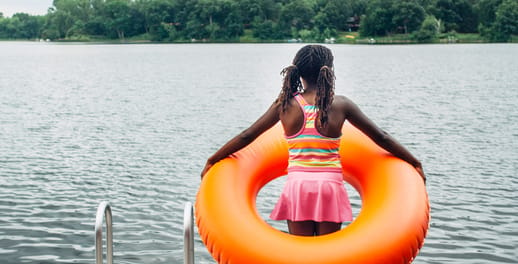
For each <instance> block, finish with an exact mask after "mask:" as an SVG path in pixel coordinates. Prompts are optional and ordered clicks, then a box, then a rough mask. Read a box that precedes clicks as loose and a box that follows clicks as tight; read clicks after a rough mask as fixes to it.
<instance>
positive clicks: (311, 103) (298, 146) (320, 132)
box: [201, 45, 425, 236]
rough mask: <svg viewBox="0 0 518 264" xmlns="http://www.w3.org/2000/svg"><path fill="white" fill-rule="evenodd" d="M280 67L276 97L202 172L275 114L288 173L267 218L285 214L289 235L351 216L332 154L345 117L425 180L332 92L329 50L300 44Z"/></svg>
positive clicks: (323, 228) (335, 225)
mask: <svg viewBox="0 0 518 264" xmlns="http://www.w3.org/2000/svg"><path fill="white" fill-rule="evenodd" d="M281 73H282V74H283V75H284V83H283V86H282V90H281V93H280V95H279V97H278V98H277V100H276V101H275V102H273V104H272V105H271V106H270V108H269V109H268V110H267V111H266V113H264V114H263V115H262V116H261V117H260V118H259V119H258V120H257V121H256V122H255V123H253V124H252V125H251V126H250V127H249V128H247V129H245V130H244V131H243V132H241V133H240V134H239V135H237V136H236V137H234V138H233V139H231V140H230V141H229V142H228V143H226V144H225V145H224V146H223V147H221V148H220V149H219V150H218V151H217V152H216V153H214V155H212V156H211V157H210V158H209V159H208V160H207V163H206V165H205V168H204V169H203V171H202V174H201V176H202V178H203V175H205V173H206V172H207V171H208V170H209V169H210V168H211V167H212V166H213V165H214V164H215V163H216V162H218V161H220V160H222V159H224V158H225V157H227V156H229V155H231V154H232V153H234V152H236V151H238V150H240V149H242V148H243V147H245V146H247V145H248V144H250V143H251V142H252V141H254V140H255V139H256V138H257V137H258V136H259V135H261V134H262V133H263V132H264V131H266V130H268V129H269V128H271V127H272V126H273V125H275V124H276V123H277V122H278V121H279V120H280V121H281V123H282V126H283V128H284V133H285V137H286V139H287V141H288V148H289V160H288V161H289V165H288V179H287V181H286V185H285V187H284V190H283V192H282V194H281V197H280V199H279V201H278V202H277V204H276V205H275V208H274V210H273V211H272V213H271V215H270V218H272V219H273V220H287V222H288V229H289V232H290V233H291V234H294V235H302V236H314V235H324V234H329V233H332V232H335V231H338V230H340V228H341V225H342V222H344V221H351V220H352V212H351V205H350V203H349V199H348V197H347V193H346V190H345V188H344V185H343V177H342V169H341V164H340V157H339V154H338V146H339V142H340V137H341V136H342V134H341V131H342V125H343V124H344V122H345V120H347V121H349V122H350V123H351V124H352V125H354V126H355V127H357V128H358V129H359V130H361V131H362V132H363V133H365V134H366V135H367V136H368V137H369V138H371V139H372V140H373V141H374V142H375V143H376V144H378V145H379V146H380V147H382V148H383V149H385V150H387V151H388V152H390V153H391V154H392V155H394V156H396V157H398V158H400V159H402V160H404V161H406V162H408V163H410V164H411V165H412V166H414V167H415V168H416V170H417V171H418V172H419V175H420V176H421V177H422V178H423V180H425V175H424V173H423V169H422V167H421V163H420V162H419V160H417V159H416V158H415V157H414V156H413V155H412V154H411V153H410V152H409V151H408V150H406V149H405V148H404V147H403V146H402V145H401V144H399V143H398V142H397V141H396V140H395V139H393V138H392V137H391V136H389V135H388V134H387V133H385V132H384V131H382V130H381V129H380V128H378V127H377V126H376V125H375V124H374V123H373V122H372V121H371V120H370V119H369V118H368V117H367V116H365V115H364V114H363V113H362V111H361V110H360V109H359V108H358V106H357V105H356V104H355V103H353V102H352V101H351V100H349V99H348V98H346V97H345V96H340V95H335V94H334V80H335V76H334V72H333V55H332V53H331V50H329V49H328V48H326V47H324V46H321V45H307V46H304V47H303V48H301V49H300V50H299V51H298V52H297V54H296V55H295V58H294V59H293V64H292V65H290V66H288V67H286V68H285V69H284V70H283V71H282V72H281ZM345 136H347V135H345Z"/></svg>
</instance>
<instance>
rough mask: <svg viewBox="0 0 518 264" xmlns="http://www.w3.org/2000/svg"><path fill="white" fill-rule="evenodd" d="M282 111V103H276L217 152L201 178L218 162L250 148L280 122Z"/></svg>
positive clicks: (209, 160) (208, 162) (209, 161)
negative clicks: (253, 142) (259, 137)
mask: <svg viewBox="0 0 518 264" xmlns="http://www.w3.org/2000/svg"><path fill="white" fill-rule="evenodd" d="M280 109H281V105H280V103H279V102H277V101H275V102H274V103H273V104H272V105H271V106H270V108H268V110H267V111H266V112H265V113H264V114H263V115H262V116H261V117H259V119H257V121H255V123H253V124H252V125H251V126H250V127H249V128H247V129H245V130H243V131H242V132H241V133H239V134H238V135H237V136H235V137H234V138H232V139H231V140H230V141H228V142H227V143H226V144H225V145H223V146H222V147H221V148H220V149H219V150H218V151H216V153H214V154H213V155H212V156H211V157H210V158H209V159H208V160H207V163H206V164H205V168H203V171H202V172H201V177H202V178H203V176H204V175H205V173H207V171H208V170H209V169H210V168H211V167H212V166H213V165H214V164H216V162H218V161H220V160H222V159H224V158H226V157H228V156H229V155H232V154H233V153H235V152H236V151H238V150H240V149H242V148H244V147H246V146H248V144H250V143H252V141H254V140H255V139H256V138H257V137H258V136H259V135H261V134H262V133H263V132H264V131H266V130H268V129H269V128H271V127H273V126H274V125H275V124H276V123H277V122H278V121H279V114H280Z"/></svg>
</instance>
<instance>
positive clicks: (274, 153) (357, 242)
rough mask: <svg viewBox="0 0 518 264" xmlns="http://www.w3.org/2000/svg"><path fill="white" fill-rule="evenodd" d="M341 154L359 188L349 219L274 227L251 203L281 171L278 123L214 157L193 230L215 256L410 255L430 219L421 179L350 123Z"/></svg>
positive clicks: (241, 259) (394, 258)
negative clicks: (291, 230)
mask: <svg viewBox="0 0 518 264" xmlns="http://www.w3.org/2000/svg"><path fill="white" fill-rule="evenodd" d="M340 155H341V159H342V165H343V171H344V180H345V181H347V182H348V183H350V184H351V185H352V186H353V187H354V188H356V190H357V191H358V192H359V194H360V196H361V199H362V209H361V211H360V213H359V214H358V216H357V217H356V219H355V220H354V221H353V222H351V223H350V224H349V225H348V226H347V227H345V228H343V229H342V230H340V231H338V232H335V233H332V234H329V235H324V236H316V237H302V236H295V235H290V234H287V233H284V232H281V231H279V230H276V229H275V228H273V227H271V226H270V225H269V224H268V223H266V222H265V221H264V220H263V219H262V218H261V216H260V215H259V214H258V213H257V210H256V207H255V200H256V197H257V194H258V192H259V190H260V189H261V188H262V187H263V186H264V185H266V184H267V183H268V182H269V181H271V180H273V179H275V178H276V177H279V176H281V175H285V171H286V166H287V159H288V149H287V143H286V141H285V140H284V136H283V130H282V127H281V126H280V125H279V124H278V125H276V126H274V127H273V128H272V129H270V130H268V131H266V132H265V133H264V134H263V135H261V136H260V137H259V138H258V139H256V140H255V141H254V142H253V143H252V144H251V145H249V146H247V147H246V148H244V149H242V150H241V151H239V152H238V153H236V154H235V155H233V156H232V157H229V158H226V159H224V160H222V161H220V162H218V163H217V164H215V165H214V166H213V167H212V168H211V169H210V170H209V172H208V173H207V174H206V175H205V177H204V178H203V181H202V183H201V186H200V189H199V192H198V195H197V199H196V204H195V209H196V224H197V226H198V231H199V233H200V236H201V238H202V240H203V242H204V243H205V245H206V247H207V248H208V250H209V251H210V252H211V254H212V256H213V257H214V259H215V260H216V261H218V263H233V264H235V263H243V264H244V263H246V264H255V263H257V264H265V263H269V264H276V263H286V264H293V263H297V264H301V263H311V264H314V263H362V264H369V263H372V264H380V263H391V264H393V263H410V262H412V260H413V259H414V258H415V256H416V255H417V253H418V251H419V249H420V248H421V246H422V245H423V242H424V237H425V235H426V232H427V230H428V223H429V203H428V196H427V193H426V188H425V185H424V183H423V180H421V178H420V177H419V175H418V174H417V172H416V171H415V169H414V168H413V167H412V166H410V165H409V164H407V163H406V162H403V161H401V160H399V159H397V158H395V157H393V156H391V155H389V154H388V153H387V152H385V151H384V150H382V149H381V148H379V147H378V146H377V145H376V144H374V143H373V142H372V141H371V140H370V139H369V138H367V137H366V136H365V135H363V134H362V133H361V132H360V131H358V130H357V129H355V128H354V127H352V126H351V125H348V124H346V125H344V131H343V139H342V142H341V145H340ZM272 208H273V204H272Z"/></svg>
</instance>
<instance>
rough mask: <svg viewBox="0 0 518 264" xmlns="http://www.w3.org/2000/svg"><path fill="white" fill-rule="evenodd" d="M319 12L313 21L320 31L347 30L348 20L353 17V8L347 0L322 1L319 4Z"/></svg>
mask: <svg viewBox="0 0 518 264" xmlns="http://www.w3.org/2000/svg"><path fill="white" fill-rule="evenodd" d="M317 10H318V11H317V14H316V15H315V17H314V18H313V19H314V21H315V27H316V28H318V30H320V31H324V30H325V29H335V30H347V19H348V18H349V17H351V16H352V15H353V9H352V6H351V4H350V2H349V1H347V0H329V1H322V0H321V1H318V2H317Z"/></svg>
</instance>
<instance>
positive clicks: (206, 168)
mask: <svg viewBox="0 0 518 264" xmlns="http://www.w3.org/2000/svg"><path fill="white" fill-rule="evenodd" d="M212 165H213V164H212V163H209V162H207V163H205V167H204V168H203V170H202V171H201V179H202V180H203V176H205V174H206V173H207V171H209V169H210V168H211V167H212Z"/></svg>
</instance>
